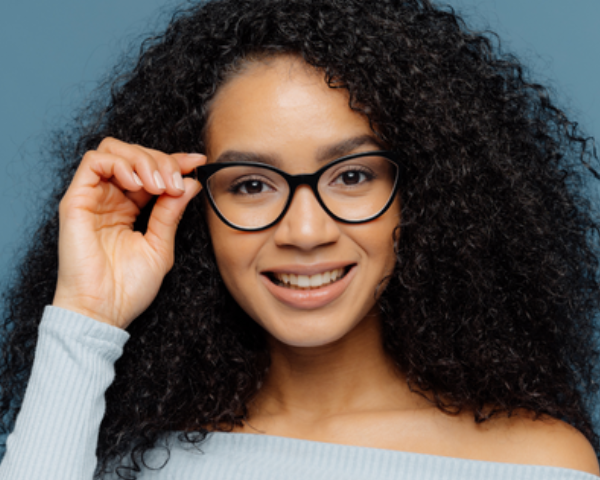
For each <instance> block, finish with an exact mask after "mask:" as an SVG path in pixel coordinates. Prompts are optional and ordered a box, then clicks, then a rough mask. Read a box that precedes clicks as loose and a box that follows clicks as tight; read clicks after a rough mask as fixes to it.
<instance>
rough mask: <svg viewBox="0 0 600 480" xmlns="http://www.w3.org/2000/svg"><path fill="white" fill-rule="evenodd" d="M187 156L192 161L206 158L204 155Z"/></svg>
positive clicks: (191, 154)
mask: <svg viewBox="0 0 600 480" xmlns="http://www.w3.org/2000/svg"><path fill="white" fill-rule="evenodd" d="M187 156H188V157H189V158H193V159H194V160H204V159H205V158H206V155H202V154H201V153H188V154H187Z"/></svg>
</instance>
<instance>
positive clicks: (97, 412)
mask: <svg viewBox="0 0 600 480" xmlns="http://www.w3.org/2000/svg"><path fill="white" fill-rule="evenodd" d="M128 338H129V335H128V334H127V333H126V332H125V331H123V330H120V329H118V328H115V327H111V326H109V325H106V324H102V323H100V322H97V321H96V320H92V319H90V318H87V317H84V316H82V315H79V314H76V313H73V312H69V311H67V310H62V309H58V308H54V307H47V308H46V310H45V312H44V318H43V319H42V323H41V324H40V331H39V338H38V344H37V348H36V354H35V361H34V365H33V370H32V374H31V378H30V380H29V384H28V387H27V391H26V394H25V398H24V401H23V405H22V408H21V412H20V413H19V416H18V418H17V422H16V426H15V429H14V431H13V433H12V434H11V435H10V436H9V437H8V440H7V452H6V455H5V457H4V460H3V462H2V464H1V465H0V478H1V479H3V480H21V479H23V480H25V479H27V480H33V479H42V478H43V479H45V480H54V479H57V480H58V479H60V480H71V479H72V480H82V479H91V478H92V477H93V473H94V470H95V468H96V455H95V452H96V446H97V442H98V432H99V428H100V422H101V421H102V418H103V416H104V411H105V401H104V393H105V391H106V389H107V388H108V386H109V385H110V384H111V383H112V381H113V378H114V362H115V361H116V360H117V359H118V358H119V357H120V356H121V354H122V347H123V345H124V344H125V342H126V341H127V339H128Z"/></svg>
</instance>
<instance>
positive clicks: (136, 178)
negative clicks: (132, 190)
mask: <svg viewBox="0 0 600 480" xmlns="http://www.w3.org/2000/svg"><path fill="white" fill-rule="evenodd" d="M133 181H134V182H135V183H137V184H138V185H139V186H140V187H143V186H144V183H143V182H142V179H141V178H140V177H138V174H137V173H135V172H133Z"/></svg>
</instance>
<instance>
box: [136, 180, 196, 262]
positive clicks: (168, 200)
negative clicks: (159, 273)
mask: <svg viewBox="0 0 600 480" xmlns="http://www.w3.org/2000/svg"><path fill="white" fill-rule="evenodd" d="M183 182H184V187H185V192H184V194H183V195H181V196H179V197H171V196H169V195H161V196H160V197H158V199H157V200H156V203H155V204H154V207H153V208H152V214H151V215H150V219H149V220H148V229H147V231H146V234H145V235H144V238H145V239H146V241H147V242H148V245H149V246H150V247H151V248H152V249H153V250H154V251H155V252H156V253H157V254H159V255H160V256H163V257H164V258H166V259H167V263H168V266H169V268H170V266H171V265H172V263H173V250H174V243H175V232H176V231H177V225H178V224H179V220H180V219H181V216H182V215H183V212H184V210H185V207H186V206H187V204H188V203H189V202H190V200H191V199H192V198H194V197H195V196H196V195H197V194H198V192H200V190H201V189H202V186H201V185H200V182H198V181H197V180H194V179H192V178H185V179H184V180H183Z"/></svg>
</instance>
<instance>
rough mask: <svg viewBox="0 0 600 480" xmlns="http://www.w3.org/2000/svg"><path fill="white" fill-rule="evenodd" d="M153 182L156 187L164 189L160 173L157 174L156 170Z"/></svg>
mask: <svg viewBox="0 0 600 480" xmlns="http://www.w3.org/2000/svg"><path fill="white" fill-rule="evenodd" d="M154 182H155V183H156V186H157V187H158V188H160V189H164V188H166V187H165V182H164V181H163V179H162V177H161V176H160V173H158V170H156V171H155V172H154Z"/></svg>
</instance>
